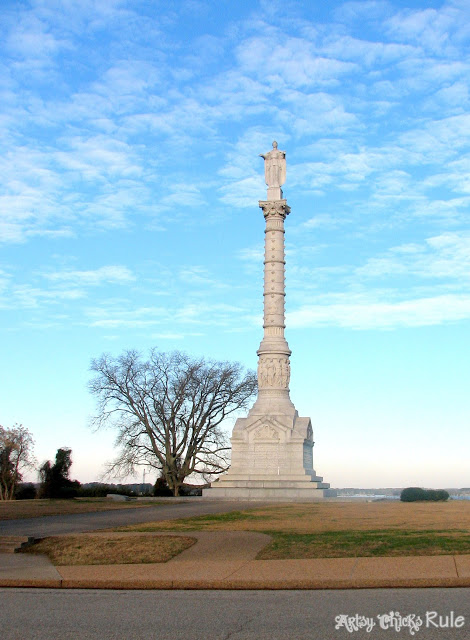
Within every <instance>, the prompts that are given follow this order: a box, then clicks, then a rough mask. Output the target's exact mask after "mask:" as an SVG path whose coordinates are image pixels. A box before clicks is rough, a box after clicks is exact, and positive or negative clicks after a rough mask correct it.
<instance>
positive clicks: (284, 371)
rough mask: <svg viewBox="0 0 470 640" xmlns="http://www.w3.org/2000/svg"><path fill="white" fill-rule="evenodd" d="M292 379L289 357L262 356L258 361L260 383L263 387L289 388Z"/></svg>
mask: <svg viewBox="0 0 470 640" xmlns="http://www.w3.org/2000/svg"><path fill="white" fill-rule="evenodd" d="M289 381H290V363H289V358H287V357H285V356H282V357H279V358H266V357H263V358H260V361H259V363H258V384H259V386H260V387H261V388H277V389H278V388H279V387H280V388H281V389H288V388H289Z"/></svg>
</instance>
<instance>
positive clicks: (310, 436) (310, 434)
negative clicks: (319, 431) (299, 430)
mask: <svg viewBox="0 0 470 640" xmlns="http://www.w3.org/2000/svg"><path fill="white" fill-rule="evenodd" d="M307 440H310V441H312V440H313V429H312V425H311V424H309V425H308V427H307Z"/></svg>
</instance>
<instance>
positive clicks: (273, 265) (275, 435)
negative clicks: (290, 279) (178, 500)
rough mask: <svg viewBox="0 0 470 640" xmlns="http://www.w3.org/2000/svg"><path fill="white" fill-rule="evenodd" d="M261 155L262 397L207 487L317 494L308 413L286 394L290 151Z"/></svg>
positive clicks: (236, 493) (261, 494)
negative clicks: (223, 468)
mask: <svg viewBox="0 0 470 640" xmlns="http://www.w3.org/2000/svg"><path fill="white" fill-rule="evenodd" d="M260 155H261V157H262V158H264V174H265V180H266V185H267V187H268V194H267V200H261V201H260V203H259V206H260V207H261V209H262V210H263V215H264V218H265V220H266V231H265V253H264V323H263V327H264V336H263V340H262V341H261V344H260V347H259V349H258V356H259V361H258V398H257V400H256V402H255V404H254V405H253V407H252V408H251V409H250V411H249V412H248V416H247V417H246V418H239V419H238V420H237V421H236V423H235V426H234V429H233V433H232V439H231V442H232V464H231V467H230V469H229V471H228V472H227V473H226V474H224V475H223V476H221V478H220V479H219V480H217V481H216V482H214V483H212V485H211V488H210V489H204V491H203V496H204V497H205V498H235V499H247V498H248V499H257V498H258V499H274V500H276V499H280V500H286V499H287V500H289V499H290V500H312V499H321V498H323V497H324V490H325V489H328V488H329V484H326V483H323V478H320V477H319V476H317V474H316V473H315V470H314V469H313V456H312V449H313V444H314V443H313V431H312V423H311V421H310V418H300V417H299V414H298V413H297V411H296V409H295V407H294V405H293V403H292V401H291V399H290V395H289V380H290V362H289V356H290V355H291V351H290V349H289V345H288V344H287V341H286V339H285V337H284V329H285V320H284V299H285V295H286V294H285V281H284V265H285V254H284V220H285V219H286V216H287V215H288V214H289V213H290V208H289V206H288V205H287V201H286V200H285V199H283V193H282V189H281V187H282V185H283V184H284V182H285V179H286V154H285V152H284V151H280V150H279V149H278V148H277V142H273V148H272V150H271V151H269V152H268V153H266V154H260Z"/></svg>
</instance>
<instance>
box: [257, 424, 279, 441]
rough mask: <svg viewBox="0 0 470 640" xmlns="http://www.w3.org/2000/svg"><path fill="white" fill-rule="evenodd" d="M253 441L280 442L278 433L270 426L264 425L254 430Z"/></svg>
mask: <svg viewBox="0 0 470 640" xmlns="http://www.w3.org/2000/svg"><path fill="white" fill-rule="evenodd" d="M255 440H280V437H279V431H278V430H277V429H275V428H274V427H272V426H271V425H269V424H266V425H264V426H262V427H259V428H258V429H256V431H255Z"/></svg>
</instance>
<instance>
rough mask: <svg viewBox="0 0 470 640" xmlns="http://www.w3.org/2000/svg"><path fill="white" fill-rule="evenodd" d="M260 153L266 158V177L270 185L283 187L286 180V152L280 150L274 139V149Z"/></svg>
mask: <svg viewBox="0 0 470 640" xmlns="http://www.w3.org/2000/svg"><path fill="white" fill-rule="evenodd" d="M259 155H260V156H261V158H264V179H265V181H266V184H267V185H268V187H282V185H283V184H284V182H285V181H286V152H285V151H279V149H278V148H277V142H276V141H275V140H274V142H273V149H272V151H269V152H268V153H266V154H264V153H260V154H259Z"/></svg>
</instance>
